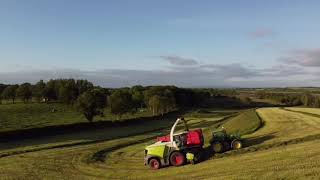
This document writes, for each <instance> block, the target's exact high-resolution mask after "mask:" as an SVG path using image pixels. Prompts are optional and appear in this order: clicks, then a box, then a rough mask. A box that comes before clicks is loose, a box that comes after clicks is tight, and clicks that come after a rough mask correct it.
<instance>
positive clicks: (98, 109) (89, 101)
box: [76, 91, 103, 122]
mask: <svg viewBox="0 0 320 180" xmlns="http://www.w3.org/2000/svg"><path fill="white" fill-rule="evenodd" d="M96 100H97V95H96V94H95V93H94V92H93V91H87V92H84V93H83V94H81V95H80V96H79V97H78V99H77V103H76V106H77V109H78V110H79V111H80V112H81V113H82V114H83V115H84V116H85V117H86V119H87V120H88V121H89V122H92V121H93V118H94V116H96V115H101V114H102V112H103V106H102V104H101V103H98V102H97V101H96Z"/></svg>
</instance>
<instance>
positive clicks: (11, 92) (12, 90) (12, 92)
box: [2, 85, 19, 104]
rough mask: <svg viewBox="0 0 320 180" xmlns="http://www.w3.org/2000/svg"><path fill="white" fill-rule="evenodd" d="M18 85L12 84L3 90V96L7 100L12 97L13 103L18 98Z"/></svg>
mask: <svg viewBox="0 0 320 180" xmlns="http://www.w3.org/2000/svg"><path fill="white" fill-rule="evenodd" d="M18 87H19V86H18V85H11V86H8V87H6V88H5V89H4V90H3V92H2V97H3V98H4V99H6V100H9V99H11V100H12V103H13V104H14V101H15V99H16V90H17V88H18Z"/></svg>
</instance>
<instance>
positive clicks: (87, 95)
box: [0, 79, 210, 121]
mask: <svg viewBox="0 0 320 180" xmlns="http://www.w3.org/2000/svg"><path fill="white" fill-rule="evenodd" d="M0 93H1V98H2V99H6V100H12V103H15V100H16V98H20V99H21V100H22V101H23V102H25V103H28V102H30V101H38V102H60V103H64V104H69V105H74V106H76V107H77V109H78V110H79V111H80V112H81V113H83V114H84V116H85V117H86V118H87V119H88V120H89V121H92V120H93V118H94V116H96V115H102V114H103V112H104V109H105V108H107V107H108V108H110V111H111V113H112V114H115V115H118V116H119V118H121V116H122V115H123V114H125V113H129V112H130V113H135V112H137V111H138V110H139V109H141V108H147V109H148V110H149V111H150V112H152V114H153V115H160V114H162V115H163V114H164V113H168V112H170V111H174V110H176V109H178V108H183V107H190V106H198V105H199V104H201V103H204V102H205V101H206V99H208V98H210V93H209V92H207V91H204V90H199V89H182V88H177V87H175V86H147V87H143V86H133V87H131V88H121V89H106V88H101V87H96V86H94V85H93V84H92V83H91V82H89V81H87V80H74V79H55V80H49V81H48V82H44V81H42V80H41V81H39V82H37V83H35V84H30V83H23V84H21V85H0Z"/></svg>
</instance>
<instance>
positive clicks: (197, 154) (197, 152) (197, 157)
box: [192, 149, 203, 163]
mask: <svg viewBox="0 0 320 180" xmlns="http://www.w3.org/2000/svg"><path fill="white" fill-rule="evenodd" d="M192 153H193V154H194V163H198V162H201V161H202V159H203V150H202V149H194V150H193V151H192Z"/></svg>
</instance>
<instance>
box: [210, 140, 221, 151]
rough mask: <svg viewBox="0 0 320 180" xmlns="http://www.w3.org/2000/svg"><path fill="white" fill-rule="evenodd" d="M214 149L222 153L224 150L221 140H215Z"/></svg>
mask: <svg viewBox="0 0 320 180" xmlns="http://www.w3.org/2000/svg"><path fill="white" fill-rule="evenodd" d="M212 150H213V152H215V153H221V152H222V151H223V144H222V143H221V142H213V144H212Z"/></svg>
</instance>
